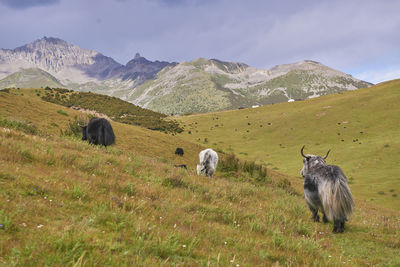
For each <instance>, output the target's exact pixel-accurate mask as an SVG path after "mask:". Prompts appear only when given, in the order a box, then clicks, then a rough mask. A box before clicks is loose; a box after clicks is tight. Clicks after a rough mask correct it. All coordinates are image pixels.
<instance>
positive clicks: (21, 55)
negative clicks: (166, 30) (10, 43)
mask: <svg viewBox="0 0 400 267" xmlns="http://www.w3.org/2000/svg"><path fill="white" fill-rule="evenodd" d="M168 64H170V63H169V62H160V61H155V62H151V61H148V60H146V59H145V58H144V57H141V56H140V54H139V53H137V54H136V56H135V58H134V59H133V60H131V61H130V62H128V64H127V65H126V66H124V65H122V64H120V63H118V62H116V61H115V60H114V59H112V58H110V57H106V56H104V55H102V54H100V53H98V52H95V51H92V50H87V49H83V48H80V47H78V46H75V45H72V44H69V43H67V42H65V41H63V40H61V39H58V38H52V37H44V38H42V39H39V40H36V41H34V42H33V43H30V44H27V45H24V46H21V47H18V48H15V49H13V50H10V49H0V79H1V78H4V77H5V76H7V75H9V74H12V73H14V72H17V71H20V70H22V69H28V68H39V69H42V70H44V71H46V72H48V73H50V74H51V75H53V76H54V77H56V78H57V79H58V80H60V81H61V82H62V83H63V84H65V85H66V86H68V85H69V84H76V83H77V84H83V83H87V82H102V81H104V80H107V79H112V78H114V79H122V80H125V79H133V80H134V79H136V78H138V77H139V78H140V80H141V81H142V82H143V81H144V80H146V79H149V78H153V77H154V75H155V73H157V72H158V71H160V70H161V69H162V68H164V67H165V66H167V65H168ZM142 76H143V77H142Z"/></svg>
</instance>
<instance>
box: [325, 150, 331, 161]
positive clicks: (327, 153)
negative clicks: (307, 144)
mask: <svg viewBox="0 0 400 267" xmlns="http://www.w3.org/2000/svg"><path fill="white" fill-rule="evenodd" d="M329 152H331V150H330V149H329V150H328V152H326V155H325V157H323V159H326V158H327V157H328V155H329Z"/></svg>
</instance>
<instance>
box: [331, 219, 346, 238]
mask: <svg viewBox="0 0 400 267" xmlns="http://www.w3.org/2000/svg"><path fill="white" fill-rule="evenodd" d="M343 231H344V221H341V220H338V219H333V231H332V232H333V233H335V234H336V233H343Z"/></svg>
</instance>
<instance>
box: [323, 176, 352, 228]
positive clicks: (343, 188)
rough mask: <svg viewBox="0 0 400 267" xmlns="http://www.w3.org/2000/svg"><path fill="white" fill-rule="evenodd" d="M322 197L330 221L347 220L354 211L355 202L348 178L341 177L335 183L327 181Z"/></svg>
mask: <svg viewBox="0 0 400 267" xmlns="http://www.w3.org/2000/svg"><path fill="white" fill-rule="evenodd" d="M322 191H323V193H322V194H321V195H320V196H321V200H322V206H323V208H324V212H325V215H326V217H327V218H328V219H329V220H331V221H332V220H334V219H336V220H343V221H345V220H347V218H348V217H349V216H350V214H351V213H352V212H353V209H354V200H353V196H352V194H351V191H350V188H349V185H348V184H347V181H346V178H345V177H343V176H340V177H339V179H336V180H335V181H334V182H332V181H325V184H324V185H323V186H322Z"/></svg>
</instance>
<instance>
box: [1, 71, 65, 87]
mask: <svg viewBox="0 0 400 267" xmlns="http://www.w3.org/2000/svg"><path fill="white" fill-rule="evenodd" d="M46 86H50V87H64V86H63V85H62V84H61V83H60V81H58V80H57V79H56V78H54V77H53V76H52V75H51V74H49V73H47V72H45V71H43V70H41V69H34V68H31V69H24V70H21V71H19V72H15V73H13V74H10V75H8V76H7V77H5V78H4V79H1V80H0V89H1V88H7V87H22V88H23V87H28V88H36V87H46Z"/></svg>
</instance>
